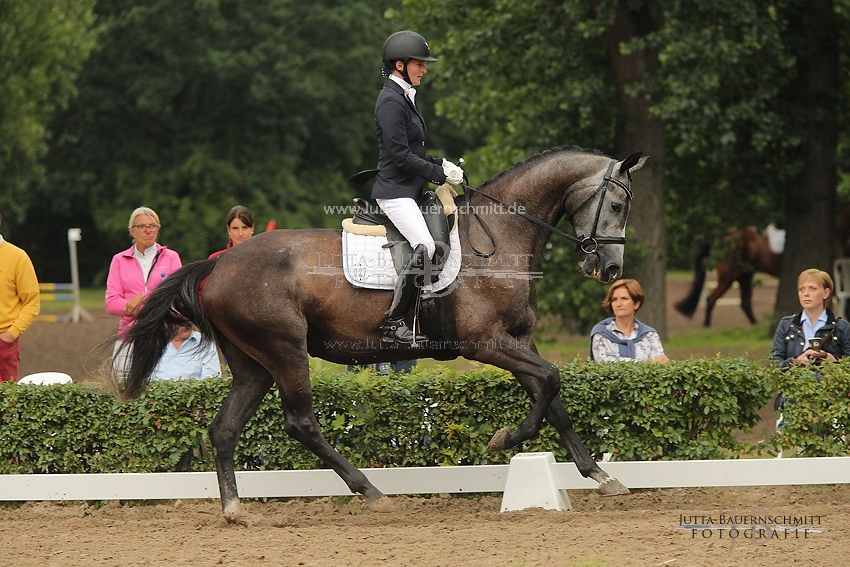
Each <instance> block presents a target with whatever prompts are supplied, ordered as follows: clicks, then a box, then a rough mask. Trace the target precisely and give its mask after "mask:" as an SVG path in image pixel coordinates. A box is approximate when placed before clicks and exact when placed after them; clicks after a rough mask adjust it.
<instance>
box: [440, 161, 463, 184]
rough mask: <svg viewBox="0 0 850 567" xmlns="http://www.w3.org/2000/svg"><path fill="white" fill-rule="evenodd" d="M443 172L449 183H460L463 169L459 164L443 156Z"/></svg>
mask: <svg viewBox="0 0 850 567" xmlns="http://www.w3.org/2000/svg"><path fill="white" fill-rule="evenodd" d="M443 173H445V174H446V181H447V182H448V183H451V184H452V185H460V184H461V183H463V170H462V169H461V168H460V166H457V165H455V164H453V163H452V162H450V161H449V160H447V159H446V158H443Z"/></svg>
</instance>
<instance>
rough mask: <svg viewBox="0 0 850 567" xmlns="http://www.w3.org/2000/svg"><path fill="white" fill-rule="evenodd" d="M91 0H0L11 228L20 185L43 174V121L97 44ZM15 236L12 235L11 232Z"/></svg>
mask: <svg viewBox="0 0 850 567" xmlns="http://www.w3.org/2000/svg"><path fill="white" fill-rule="evenodd" d="M95 3H96V0H65V1H55V0H0V207H2V208H3V210H4V213H5V214H4V217H5V219H4V220H5V222H4V223H3V224H4V226H3V230H4V232H5V233H6V234H7V236H8V235H9V233H10V232H14V231H15V230H16V229H15V227H16V226H19V222H17V221H18V220H19V219H20V218H21V216H22V215H23V212H24V211H23V207H22V206H21V203H22V202H23V198H24V196H25V189H26V188H27V187H28V186H29V185H30V184H31V183H33V182H35V181H38V180H39V179H40V178H41V176H42V175H43V174H44V164H43V162H42V159H43V158H44V156H45V154H46V153H47V149H48V142H49V140H50V131H49V130H48V128H47V125H48V122H49V121H50V119H51V118H52V117H53V115H54V114H55V113H56V111H57V110H59V109H62V108H63V107H64V106H65V105H66V104H67V103H68V101H69V100H70V99H71V98H72V97H73V96H74V95H75V93H76V86H75V84H74V81H75V79H76V77H77V74H78V72H79V70H80V67H81V66H82V65H83V63H84V62H85V60H86V58H87V57H88V55H89V53H90V51H91V50H92V49H93V48H94V46H95V41H96V36H97V34H96V30H95V27H94V21H95V18H94V14H93V12H92V9H93V7H94V5H95ZM16 236H17V235H16Z"/></svg>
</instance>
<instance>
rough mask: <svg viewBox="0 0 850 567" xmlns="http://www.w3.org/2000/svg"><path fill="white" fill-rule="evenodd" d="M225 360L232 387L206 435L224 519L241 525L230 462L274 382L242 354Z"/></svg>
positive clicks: (229, 353) (228, 354)
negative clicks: (212, 454)
mask: <svg viewBox="0 0 850 567" xmlns="http://www.w3.org/2000/svg"><path fill="white" fill-rule="evenodd" d="M225 357H226V359H227V362H228V364H229V365H230V368H231V370H232V371H233V386H232V388H231V390H230V393H229V394H228V395H227V397H226V398H225V400H224V404H223V405H222V407H221V409H220V410H219V412H218V414H217V415H216V416H215V419H214V420H213V422H212V423H211V424H210V426H209V433H210V443H212V446H213V452H214V455H215V470H216V475H217V477H218V489H219V493H220V494H221V508H222V511H223V512H224V517H225V519H226V520H227V521H228V522H231V523H233V522H239V521H241V516H242V512H241V509H240V506H239V494H238V491H237V488H236V471H235V466H234V461H233V456H234V452H235V451H236V443H237V442H238V441H239V436H240V434H241V433H242V430H243V429H244V427H245V424H246V423H248V420H249V419H251V416H253V415H254V414H255V413H256V411H257V408H258V407H259V406H260V403H261V402H262V401H263V397H264V396H265V395H266V392H268V391H269V388H271V385H272V384H273V381H272V377H271V376H270V375H269V373H268V372H266V370H265V369H264V368H263V367H261V366H260V365H258V364H257V363H256V362H254V361H253V360H252V359H250V358H248V357H247V356H246V355H245V354H244V353H242V352H240V351H238V350H234V349H228V350H226V351H225Z"/></svg>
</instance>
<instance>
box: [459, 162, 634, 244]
mask: <svg viewBox="0 0 850 567" xmlns="http://www.w3.org/2000/svg"><path fill="white" fill-rule="evenodd" d="M616 163H617V162H616V160H611V163H610V164H608V169H607V170H606V171H605V175H604V176H603V178H602V183H600V184H599V187H597V188H596V189H595V190H594V191H593V193H591V195H590V196H589V197H588V198H587V199H585V200H584V201H582V203H581V204H580V205H579V206H578V207H576V210H575V211H574V212H573V214H572V215H570V216H569V217H568V220H571V219H572V218H573V216H575V213H577V212H578V211H580V210H581V209H582V208H583V207H584V206H585V205H587V204H588V203H589V202H590V201H591V200H592V199H593V198H594V197H596V195H597V194H598V193H599V192H600V191H601V192H602V194H601V196H600V197H599V205H598V206H597V207H596V217H595V218H594V219H593V228H592V229H591V230H590V236H578V237H576V236H573V235H572V234H567V233H566V232H564V231H563V230H560V229H558V228H555V227H554V226H552V225H550V224H548V223H546V222H544V221H542V220H540V219H538V218H536V217H533V216H531V215H529V214H527V213H524V212H522V211H520V210H516V208H515V207H512V206H510V205H508V204H507V203H504V202H503V201H501V200H499V199H497V198H496V197H493V196H491V195H488V194H487V193H483V192H481V191H479V190H478V189H476V188H475V187H471V186H470V185H468V184H466V183H463V184H461V187H463V191H464V196H465V197H466V206H467V210H470V211H472V213H471V214H472V218H474V219H475V220H477V221H478V223H479V224H480V225H481V228H483V229H484V232H485V234H487V237H488V238H489V239H490V242H492V243H493V251H492V252H490V253H484V252H481V251H480V250H478V249H477V248H475V246H474V245H473V244H472V241H471V239H470V238H469V235H468V234H467V240H468V241H469V242H470V246H472V251H473V252H474V253H475V255H476V256H478V257H480V258H489V257H491V256H492V255H493V254H495V253H496V241H495V239H494V237H493V233H492V232H491V231H490V227H488V226H487V224H486V223H485V222H484V220H483V219H481V217H480V216H479V215H478V213H477V212H475V209H474V208H472V206H471V204H470V198H471V196H472V193H478V194H479V195H482V196H484V197H487V198H488V199H490V200H491V201H493V202H495V203H498V204H500V205H502V206H503V207H505V208H506V210H508V211H509V212H511V213H513V214H515V215H519V216H521V217H522V218H524V219H526V220H528V221H530V222H532V223H534V224H536V225H538V226H542V227H543V228H545V229H546V230H548V231H549V232H551V233H552V234H557V235H558V236H561V237H563V238H566V239H567V240H569V241H570V242H574V243H575V244H576V249H577V250H581V251H582V252H584V253H585V254H593V253H594V252H596V250H597V249H598V248H599V245H600V244H625V243H626V239H625V237H621V236H597V235H596V227H597V226H598V224H599V217H600V216H601V214H602V203H603V202H604V201H605V193H606V192H607V191H608V183H609V182H611V183H614V184H615V185H617V186H619V187H620V188H621V189H622V190H623V191H625V192H626V195H627V196H628V198H629V200H630V201H631V200H632V198H633V196H632V190H631V188H630V187H629V186H628V185H626V184H625V183H623V182H622V181H620V180H619V179H615V178H613V177H611V172H612V171H613V170H614V165H615V164H616ZM629 181H631V175H629ZM566 198H567V196H566V194H564V202H563V203H562V206H563V208H564V210H566V208H567V207H566ZM468 232H469V225H467V233H468Z"/></svg>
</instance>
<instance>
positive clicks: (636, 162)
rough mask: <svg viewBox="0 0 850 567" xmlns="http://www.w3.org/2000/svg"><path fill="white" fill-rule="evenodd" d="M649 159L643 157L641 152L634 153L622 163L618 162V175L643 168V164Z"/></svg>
mask: <svg viewBox="0 0 850 567" xmlns="http://www.w3.org/2000/svg"><path fill="white" fill-rule="evenodd" d="M641 156H643V157H641ZM648 159H649V156H644V155H643V152H635V153H633V154H632V155H630V156H629V157H627V158H626V159H624V160H623V161H622V162H620V175H622V174H623V173H628V172H632V171H637V170H639V169H640V168H642V167H643V164H645V163H646V160H648Z"/></svg>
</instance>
